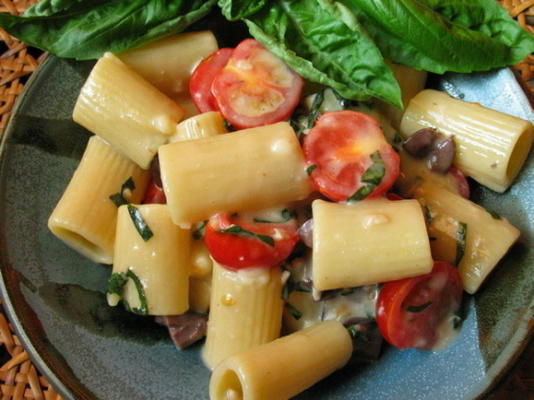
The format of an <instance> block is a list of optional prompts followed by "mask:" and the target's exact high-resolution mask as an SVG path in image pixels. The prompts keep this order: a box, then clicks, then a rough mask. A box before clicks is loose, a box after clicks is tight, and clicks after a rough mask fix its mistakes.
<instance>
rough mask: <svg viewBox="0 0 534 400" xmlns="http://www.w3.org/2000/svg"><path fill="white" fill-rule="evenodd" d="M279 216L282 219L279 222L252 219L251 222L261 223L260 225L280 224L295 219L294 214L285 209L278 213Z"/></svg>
mask: <svg viewBox="0 0 534 400" xmlns="http://www.w3.org/2000/svg"><path fill="white" fill-rule="evenodd" d="M280 215H281V217H282V219H281V220H280V221H270V220H268V219H263V218H253V219H252V220H253V221H254V222H259V223H262V224H282V223H284V222H287V221H289V220H292V219H295V218H297V216H296V215H295V212H294V211H291V210H288V209H287V208H284V209H283V210H282V211H281V212H280Z"/></svg>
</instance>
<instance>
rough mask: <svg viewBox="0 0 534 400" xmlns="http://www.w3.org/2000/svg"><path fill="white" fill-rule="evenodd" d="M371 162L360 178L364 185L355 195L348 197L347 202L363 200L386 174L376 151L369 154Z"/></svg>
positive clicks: (382, 162) (380, 157)
mask: <svg viewBox="0 0 534 400" xmlns="http://www.w3.org/2000/svg"><path fill="white" fill-rule="evenodd" d="M371 160H372V161H373V163H372V164H371V166H370V167H369V168H367V170H366V171H365V172H364V174H363V175H362V178H361V181H362V182H363V183H364V185H363V186H361V187H360V188H359V189H358V190H357V191H356V193H354V194H353V195H352V196H350V197H348V198H347V201H360V200H363V199H365V198H366V197H367V196H369V195H370V194H371V193H372V191H373V190H375V188H376V187H377V186H378V185H380V182H382V178H384V175H385V174H386V167H385V165H384V160H382V156H381V155H380V152H379V151H378V150H377V151H375V152H374V153H373V154H371Z"/></svg>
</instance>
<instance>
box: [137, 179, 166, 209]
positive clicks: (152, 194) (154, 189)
mask: <svg viewBox="0 0 534 400" xmlns="http://www.w3.org/2000/svg"><path fill="white" fill-rule="evenodd" d="M166 203H167V198H166V197H165V192H164V191H163V189H162V188H160V187H159V186H158V185H156V184H155V183H154V181H152V180H151V181H150V183H149V184H148V187H147V189H146V192H145V197H144V198H143V201H142V204H166Z"/></svg>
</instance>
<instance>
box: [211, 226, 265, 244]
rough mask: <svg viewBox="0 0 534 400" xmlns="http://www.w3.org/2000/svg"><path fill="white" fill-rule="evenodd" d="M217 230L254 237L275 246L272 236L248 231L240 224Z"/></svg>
mask: <svg viewBox="0 0 534 400" xmlns="http://www.w3.org/2000/svg"><path fill="white" fill-rule="evenodd" d="M217 232H219V233H229V234H232V235H242V236H248V237H252V238H255V239H258V240H261V241H262V242H263V243H265V244H267V245H269V246H271V247H274V239H273V238H272V237H270V236H267V235H259V234H257V233H254V232H250V231H247V230H245V229H243V228H241V227H240V226H239V225H234V226H231V227H230V228H227V229H219V230H218V231H217Z"/></svg>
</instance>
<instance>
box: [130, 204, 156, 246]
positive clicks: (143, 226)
mask: <svg viewBox="0 0 534 400" xmlns="http://www.w3.org/2000/svg"><path fill="white" fill-rule="evenodd" d="M127 207H128V213H129V214H130V218H131V219H132V222H133V224H134V226H135V229H137V232H139V235H141V238H142V239H143V240H144V241H145V242H148V241H149V240H150V238H151V237H152V236H154V233H153V232H152V230H151V229H150V227H149V226H148V225H147V223H146V222H145V220H144V219H143V216H142V215H141V212H140V211H139V209H138V208H137V207H135V206H133V205H131V204H128V206H127Z"/></svg>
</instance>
